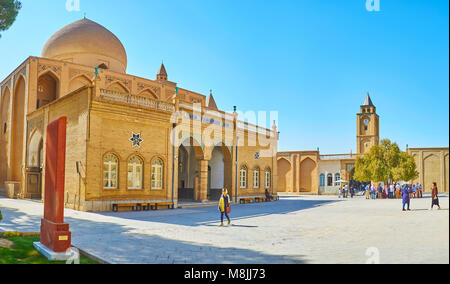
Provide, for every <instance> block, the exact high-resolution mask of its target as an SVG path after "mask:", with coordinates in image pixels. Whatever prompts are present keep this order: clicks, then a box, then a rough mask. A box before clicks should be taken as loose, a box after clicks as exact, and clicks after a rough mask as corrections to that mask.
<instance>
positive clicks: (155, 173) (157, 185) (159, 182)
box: [152, 159, 164, 189]
mask: <svg viewBox="0 0 450 284" xmlns="http://www.w3.org/2000/svg"><path fill="white" fill-rule="evenodd" d="M163 166H164V164H163V162H162V161H161V160H160V159H156V160H155V161H154V162H153V164H152V189H163Z"/></svg>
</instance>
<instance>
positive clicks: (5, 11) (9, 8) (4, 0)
mask: <svg viewBox="0 0 450 284" xmlns="http://www.w3.org/2000/svg"><path fill="white" fill-rule="evenodd" d="M21 8H22V3H20V1H17V0H0V32H1V31H6V30H7V29H9V27H11V25H12V24H13V23H14V21H15V20H16V17H17V14H19V10H20V9H21ZM1 37H2V35H1V34H0V38H1Z"/></svg>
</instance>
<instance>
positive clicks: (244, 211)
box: [0, 200, 327, 264]
mask: <svg viewBox="0 0 450 284" xmlns="http://www.w3.org/2000/svg"><path fill="white" fill-rule="evenodd" d="M324 203H327V202H304V201H303V202H299V201H292V200H281V201H279V203H277V206H274V205H273V204H276V203H267V204H255V205H253V204H250V205H242V206H240V205H239V206H234V212H235V216H234V218H235V219H238V218H240V219H245V218H251V217H255V216H264V215H267V214H287V213H290V212H293V211H298V210H302V209H308V208H312V207H316V206H320V205H323V204H324ZM1 210H2V213H3V221H2V222H0V231H20V232H39V230H40V222H41V218H42V216H31V215H26V214H25V213H23V212H21V211H20V210H18V209H15V208H1ZM216 210H217V209H216V208H212V209H211V208H208V209H207V210H205V209H204V208H203V209H201V210H198V211H197V210H194V212H195V213H197V214H194V213H193V212H191V211H192V210H189V213H188V214H189V216H188V217H186V216H183V214H185V213H184V211H185V210H173V211H155V212H154V213H156V214H155V215H156V216H153V215H152V214H151V213H150V215H149V214H147V215H145V216H143V215H142V213H141V212H133V214H131V216H127V219H133V220H148V221H151V222H162V223H171V224H182V225H187V226H189V225H190V226H196V225H198V224H199V223H205V222H212V221H213V220H214V221H217V211H216ZM186 211H187V210H186ZM163 213H166V215H164V214H163ZM167 213H172V214H171V215H167ZM173 213H175V214H173ZM127 214H128V215H130V212H128V213H127ZM93 215H97V214H93ZM104 215H117V216H115V217H119V218H120V215H121V213H119V214H104ZM163 215H164V216H163ZM180 216H182V218H180ZM158 220H159V221H158ZM65 222H66V223H69V224H70V231H71V232H72V245H73V246H75V247H78V248H80V249H82V250H84V251H86V252H88V253H90V254H92V255H95V256H97V257H99V258H101V259H103V260H105V261H107V262H110V263H133V264H141V263H143V264H185V263H187V264H202V263H208V264H269V263H270V264H287V263H290V264H299V263H306V260H305V259H304V256H302V255H294V256H293V255H290V256H282V255H270V254H265V253H262V252H258V251H253V250H248V249H241V248H222V247H217V246H213V245H210V244H202V243H195V242H186V241H181V240H174V239H168V238H163V237H161V236H157V235H153V234H152V232H146V233H136V232H135V230H136V228H133V227H128V226H126V225H120V224H116V223H114V222H111V221H109V222H97V221H93V220H86V219H78V218H72V217H66V218H65ZM236 226H239V227H242V228H243V229H246V228H252V226H251V225H248V226H247V225H236Z"/></svg>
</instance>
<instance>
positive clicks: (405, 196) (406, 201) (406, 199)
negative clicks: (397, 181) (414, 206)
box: [402, 184, 411, 211]
mask: <svg viewBox="0 0 450 284" xmlns="http://www.w3.org/2000/svg"><path fill="white" fill-rule="evenodd" d="M410 193H411V191H410V189H409V187H408V185H407V184H405V185H404V186H403V189H402V196H403V211H406V210H405V205H408V211H411V209H410V202H411V197H410V196H409V194H410Z"/></svg>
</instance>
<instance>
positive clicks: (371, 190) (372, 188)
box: [370, 184, 377, 199]
mask: <svg viewBox="0 0 450 284" xmlns="http://www.w3.org/2000/svg"><path fill="white" fill-rule="evenodd" d="M370 193H371V196H372V199H377V193H376V188H375V185H374V184H372V186H371V188H370Z"/></svg>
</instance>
